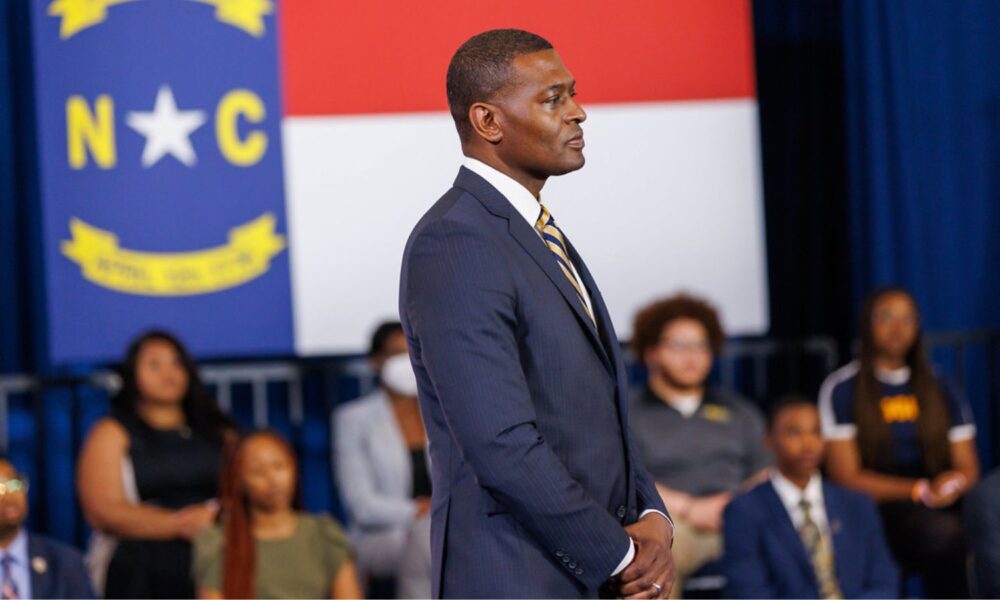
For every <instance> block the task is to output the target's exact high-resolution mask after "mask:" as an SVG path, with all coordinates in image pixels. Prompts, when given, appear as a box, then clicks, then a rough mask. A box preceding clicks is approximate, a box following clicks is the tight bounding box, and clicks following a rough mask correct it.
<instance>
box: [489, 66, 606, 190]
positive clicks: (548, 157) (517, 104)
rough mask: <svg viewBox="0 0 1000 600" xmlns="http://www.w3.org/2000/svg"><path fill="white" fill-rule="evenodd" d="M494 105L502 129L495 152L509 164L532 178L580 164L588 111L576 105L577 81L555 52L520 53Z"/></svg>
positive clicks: (542, 176)
mask: <svg viewBox="0 0 1000 600" xmlns="http://www.w3.org/2000/svg"><path fill="white" fill-rule="evenodd" d="M513 68H514V77H513V79H512V80H511V82H510V83H509V84H508V85H507V87H505V88H504V89H503V90H502V91H501V92H500V94H499V97H498V98H497V100H496V102H495V103H494V104H495V106H497V107H498V109H499V110H498V114H497V119H498V121H499V123H500V125H501V127H502V128H503V140H502V142H501V143H500V144H499V145H498V146H497V153H498V154H499V155H500V157H501V159H503V161H504V163H505V164H507V165H508V166H510V167H512V168H514V169H517V170H520V171H523V172H525V173H527V174H529V175H531V176H532V177H534V178H536V179H545V178H546V177H549V176H553V175H562V174H564V173H569V172H570V171H575V170H577V169H579V168H580V167H582V166H583V163H584V158H583V146H584V143H583V128H582V127H580V124H581V123H582V122H583V121H584V120H586V118H587V113H585V112H584V111H583V108H581V107H580V105H579V104H577V103H576V100H575V99H574V96H575V95H576V89H575V85H576V82H575V80H574V79H573V76H572V75H571V74H570V72H569V71H567V70H566V67H565V66H563V63H562V60H561V59H560V58H559V55H558V54H557V53H556V51H555V50H543V51H541V52H533V53H531V54H523V55H521V56H518V57H517V58H515V59H514V61H513Z"/></svg>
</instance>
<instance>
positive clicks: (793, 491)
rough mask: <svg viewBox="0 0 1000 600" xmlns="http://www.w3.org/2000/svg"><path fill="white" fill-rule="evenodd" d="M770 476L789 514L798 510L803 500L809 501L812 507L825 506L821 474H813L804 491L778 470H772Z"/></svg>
mask: <svg viewBox="0 0 1000 600" xmlns="http://www.w3.org/2000/svg"><path fill="white" fill-rule="evenodd" d="M770 476H771V485H773V486H774V491H776V492H778V497H779V498H781V503H782V504H783V505H785V509H786V510H788V511H789V512H791V511H793V510H798V507H799V502H801V501H802V500H803V499H805V500H806V501H808V502H809V504H810V505H811V506H823V479H822V478H821V477H820V476H819V473H813V476H812V477H810V478H809V483H807V484H806V489H804V490H801V489H799V486H797V485H795V484H794V483H792V482H791V481H789V480H788V478H786V477H785V476H784V475H782V474H781V473H780V472H779V471H778V469H771V474H770Z"/></svg>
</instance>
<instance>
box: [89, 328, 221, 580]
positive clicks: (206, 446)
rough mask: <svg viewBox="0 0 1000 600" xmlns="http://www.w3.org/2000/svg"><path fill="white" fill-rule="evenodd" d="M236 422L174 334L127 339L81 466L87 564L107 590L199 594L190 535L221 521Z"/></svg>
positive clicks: (159, 332) (194, 534) (95, 577)
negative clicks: (227, 447) (107, 404)
mask: <svg viewBox="0 0 1000 600" xmlns="http://www.w3.org/2000/svg"><path fill="white" fill-rule="evenodd" d="M231 431H232V425H231V423H230V421H229V419H228V418H227V417H226V416H225V415H224V414H222V412H221V411H219V409H218V407H217V406H216V404H215V401H214V399H212V398H211V397H210V396H209V395H208V393H207V392H206V391H205V388H204V386H203V385H202V383H201V380H200V378H199V376H198V370H197V368H196V367H195V364H194V361H193V360H192V358H191V356H190V355H189V354H188V352H187V351H186V350H185V349H184V347H183V346H182V345H181V343H180V342H179V341H178V340H177V339H176V338H175V337H173V336H172V335H170V334H168V333H165V332H162V331H153V332H149V333H146V334H145V335H143V336H141V337H140V338H139V339H138V340H136V341H135V342H134V343H133V344H132V345H131V347H130V348H129V350H128V354H127V356H126V358H125V363H124V365H123V368H122V388H121V391H120V392H119V393H118V394H117V395H116V396H115V397H114V398H113V399H112V401H111V416H109V417H106V418H104V419H101V420H100V421H99V422H98V423H97V424H96V425H95V426H94V428H93V430H92V431H91V432H90V434H89V435H88V437H87V440H86V441H85V442H84V445H83V449H82V452H81V454H80V460H79V464H78V468H77V488H78V492H79V495H80V503H81V505H82V507H83V512H84V515H85V516H86V517H87V521H88V522H89V523H90V525H91V526H92V527H93V528H94V529H95V531H96V536H95V538H94V539H93V540H92V542H91V547H90V550H89V551H88V556H87V560H88V566H89V568H90V570H91V579H92V581H94V583H95V588H97V589H98V590H99V591H101V592H103V595H104V597H106V598H192V597H193V596H194V593H195V589H194V581H193V580H192V578H191V543H190V541H191V540H193V539H194V538H195V537H196V536H197V535H198V533H200V532H201V530H203V529H205V528H206V527H208V526H210V525H211V524H212V523H213V522H214V521H215V517H216V513H217V511H218V508H217V503H216V501H215V495H216V492H217V491H218V488H219V468H220V464H221V461H222V446H223V443H224V438H225V437H226V436H227V435H230V432H231ZM105 575H106V578H105Z"/></svg>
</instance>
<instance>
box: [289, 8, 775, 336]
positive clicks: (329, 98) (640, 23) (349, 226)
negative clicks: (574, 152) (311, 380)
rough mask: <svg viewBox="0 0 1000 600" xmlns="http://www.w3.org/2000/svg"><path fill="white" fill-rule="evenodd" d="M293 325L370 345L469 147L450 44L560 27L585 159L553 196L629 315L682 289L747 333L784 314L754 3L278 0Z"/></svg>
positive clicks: (617, 311) (615, 314)
mask: <svg viewBox="0 0 1000 600" xmlns="http://www.w3.org/2000/svg"><path fill="white" fill-rule="evenodd" d="M279 21H280V48H281V53H282V56H281V67H282V68H281V72H282V85H283V92H284V105H285V107H284V109H285V116H284V119H283V123H282V132H283V138H284V153H285V182H286V207H287V211H288V222H289V243H290V249H291V260H292V288H293V294H292V297H293V305H294V311H293V314H294V321H295V340H296V347H297V349H298V351H299V352H300V353H302V354H315V353H329V352H339V351H357V350H359V349H360V348H361V347H362V344H363V340H364V339H365V338H366V336H367V335H368V333H369V332H370V330H371V329H372V327H373V326H374V324H375V323H376V322H377V321H378V320H380V319H384V318H395V317H396V314H397V307H396V306H397V305H396V299H397V293H398V274H399V266H400V258H401V256H402V250H403V246H404V243H405V241H406V238H407V236H408V234H409V232H410V230H411V228H412V227H413V225H414V224H415V223H416V222H417V220H418V219H419V218H420V216H421V215H422V214H423V212H424V211H426V210H427V209H428V208H429V207H430V206H431V204H432V203H433V202H434V201H435V200H436V199H437V198H438V197H439V196H440V195H441V194H442V193H444V192H445V191H446V190H447V189H448V188H449V187H450V185H451V182H452V180H453V178H454V176H455V174H456V172H457V169H458V167H459V165H460V163H461V159H462V156H461V151H460V147H459V140H458V136H457V134H456V132H455V129H454V126H453V124H452V120H451V117H450V115H449V114H448V110H447V101H446V97H445V72H446V69H447V65H448V61H449V60H450V58H451V56H452V54H453V53H454V51H455V50H456V49H457V48H458V46H459V45H461V44H462V42H464V41H465V40H466V39H468V38H469V37H471V36H472V35H474V34H476V33H479V32H481V31H484V30H487V29H493V28H500V27H516V28H520V29H527V30H529V31H532V32H534V33H537V34H539V35H542V36H543V37H545V38H546V39H548V40H549V41H550V42H551V43H552V44H553V46H554V47H555V48H556V50H557V51H558V52H559V54H560V56H561V57H562V59H563V62H564V63H565V64H566V66H567V68H568V69H569V70H570V72H571V73H573V75H574V76H575V78H576V80H577V91H578V96H577V100H578V101H579V102H580V103H581V104H582V105H583V107H584V108H585V109H586V110H587V112H588V115H589V118H588V120H587V121H586V122H585V123H584V125H583V127H584V131H585V135H586V139H587V148H586V150H585V155H586V157H587V164H586V166H585V167H584V168H583V169H582V170H581V171H578V172H576V173H571V174H568V175H566V176H563V177H559V178H553V179H551V180H550V181H549V183H548V184H547V185H546V186H545V189H544V190H543V192H542V198H543V200H544V202H545V203H546V205H547V206H548V207H549V208H550V209H551V211H552V212H553V214H554V215H555V216H556V218H557V219H558V220H559V222H560V225H561V226H562V228H563V229H564V230H565V231H566V233H567V235H568V236H569V238H570V239H571V240H572V241H573V243H574V244H575V245H576V246H577V248H578V249H579V250H580V253H581V254H582V256H583V257H584V259H585V260H586V261H587V264H588V266H589V267H590V268H591V270H592V271H593V272H594V275H595V277H596V279H597V282H598V284H599V285H600V286H601V288H602V292H603V293H604V296H605V299H606V300H607V303H608V305H609V307H610V310H611V314H612V318H613V320H614V321H615V325H616V327H617V329H618V332H619V333H620V335H622V336H623V337H627V336H628V335H629V329H630V322H631V316H632V314H633V313H634V311H635V310H636V309H637V308H638V307H639V306H641V305H642V304H644V303H646V302H648V301H650V300H653V299H655V298H657V297H660V296H662V295H666V294H669V293H672V292H675V291H677V290H678V289H685V290H688V291H691V292H695V293H699V294H704V295H706V296H707V297H709V298H710V299H711V300H713V301H714V302H716V303H717V304H719V305H720V308H721V309H722V312H723V315H724V317H725V321H726V325H727V326H728V328H729V330H730V332H731V333H743V334H747V333H763V332H765V331H766V329H767V327H768V318H767V287H766V283H767V276H766V271H765V261H764V225H763V218H762V213H763V210H762V202H761V184H760V166H759V149H758V148H759V142H758V123H757V102H756V95H755V88H754V69H753V42H752V32H751V14H750V4H749V1H748V0H715V1H711V2H706V1H704V0H672V1H669V2H665V1H662V0H635V1H630V2H625V3H610V2H596V1H592V2H580V1H576V2H563V1H551V2H538V1H537V0H535V1H528V0H511V1H507V2H502V3H491V4H482V3H474V2H465V1H460V0H445V1H437V2H428V3H414V2H406V1H403V0H386V1H382V2H377V3H350V4H348V3H340V2H328V1H326V0H295V1H294V2H284V3H282V4H281V7H280V13H279Z"/></svg>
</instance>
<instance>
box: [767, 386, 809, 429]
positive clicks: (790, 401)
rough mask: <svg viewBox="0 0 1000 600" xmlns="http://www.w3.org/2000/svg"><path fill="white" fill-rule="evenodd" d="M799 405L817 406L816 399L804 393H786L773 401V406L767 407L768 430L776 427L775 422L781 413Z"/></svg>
mask: <svg viewBox="0 0 1000 600" xmlns="http://www.w3.org/2000/svg"><path fill="white" fill-rule="evenodd" d="M799 406H811V407H813V408H816V401H815V400H813V399H812V398H810V397H809V396H803V395H802V394H786V395H784V396H782V397H780V398H778V399H777V400H775V401H774V402H772V403H771V406H770V407H768V409H767V430H768V431H771V430H772V429H774V423H775V422H776V421H777V420H778V417H780V416H781V413H783V412H785V411H786V410H788V409H790V408H798V407H799Z"/></svg>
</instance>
